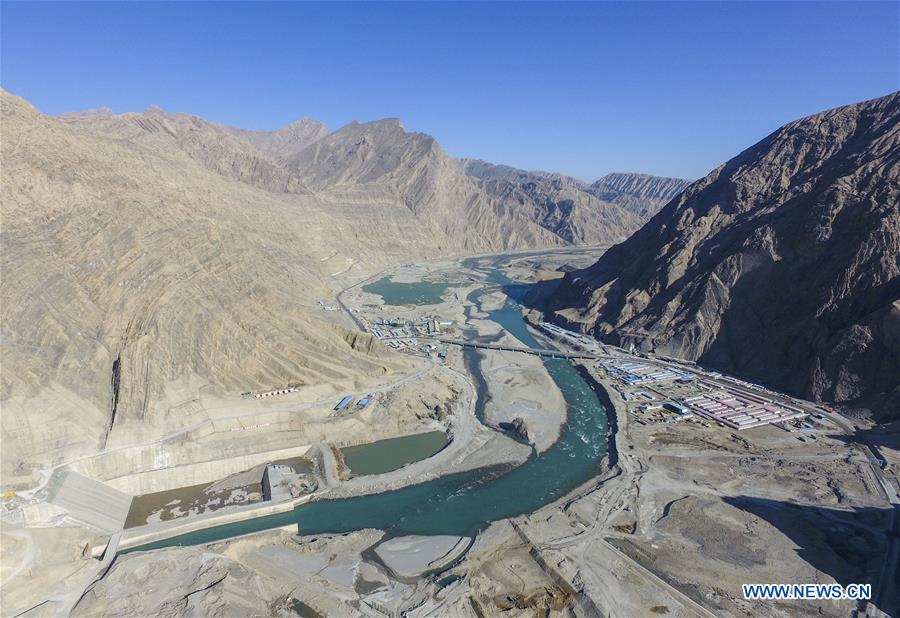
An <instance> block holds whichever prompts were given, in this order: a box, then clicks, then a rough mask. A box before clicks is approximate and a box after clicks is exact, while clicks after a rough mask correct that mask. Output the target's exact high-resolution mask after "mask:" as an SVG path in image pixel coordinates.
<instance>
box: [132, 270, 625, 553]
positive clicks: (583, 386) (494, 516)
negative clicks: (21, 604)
mask: <svg viewBox="0 0 900 618" xmlns="http://www.w3.org/2000/svg"><path fill="white" fill-rule="evenodd" d="M499 263H500V259H497V260H496V261H495V262H490V261H487V262H486V261H485V260H484V258H480V259H479V261H477V262H476V261H474V260H472V261H467V262H465V263H464V265H466V266H468V267H470V268H476V267H477V268H478V270H479V272H481V273H482V274H483V275H484V276H485V280H486V282H487V284H488V285H489V286H502V287H503V289H504V290H505V291H506V292H507V294H509V295H510V296H511V299H510V300H509V302H507V304H506V306H504V307H503V308H501V309H499V310H497V311H492V312H490V319H492V320H494V321H496V322H497V323H499V324H500V325H502V326H503V327H504V328H505V329H506V330H508V331H509V332H510V333H511V334H513V335H514V336H515V337H517V338H518V339H519V340H520V341H521V342H522V343H524V344H526V345H529V346H534V345H537V341H536V340H535V339H534V337H533V336H532V335H531V333H530V332H529V331H528V329H527V328H526V326H525V323H524V320H523V318H522V314H521V311H520V310H519V307H518V305H517V304H516V301H515V300H514V299H515V298H522V296H521V294H522V292H523V291H524V290H525V288H524V287H523V286H519V285H516V284H514V282H512V281H510V280H509V279H507V278H506V277H505V276H504V275H503V274H502V272H500V271H499V269H498V268H497V265H498V264H499ZM394 285H405V286H412V287H416V286H421V285H422V284H420V283H417V284H394ZM416 295H417V293H416V292H414V291H407V292H404V293H403V298H404V299H406V298H411V297H415V296H416ZM385 301H386V302H388V303H394V302H397V303H399V302H400V300H399V299H398V298H396V297H394V296H391V295H388V296H387V297H386V298H385ZM543 362H544V366H545V367H546V369H547V371H548V373H549V374H550V376H551V377H552V379H553V380H554V382H556V384H557V385H558V386H559V388H560V390H561V391H562V393H563V396H564V398H565V401H566V405H567V410H568V419H567V421H566V423H565V424H564V425H563V427H562V431H561V433H560V438H559V440H558V441H557V442H556V444H554V445H553V446H552V447H551V448H550V449H548V450H547V451H545V452H544V453H541V454H533V455H532V456H531V457H530V458H529V459H528V460H527V461H526V462H525V463H524V464H523V465H521V466H518V467H515V468H512V469H509V468H501V467H492V468H481V469H478V470H473V471H470V472H464V473H460V474H453V475H448V476H444V477H441V478H438V479H435V480H433V481H429V482H426V483H421V484H419V485H413V486H410V487H405V488H402V489H398V490H395V491H388V492H384V493H380V494H373V495H367V496H359V497H355V498H342V499H335V500H318V501H313V502H308V503H306V504H302V505H300V506H298V507H297V508H296V509H294V510H293V511H291V512H288V513H280V514H277V515H269V516H265V517H259V518H256V519H251V520H247V521H242V522H236V523H233V524H227V525H224V526H219V527H216V528H210V529H207V530H200V531H197V532H192V533H189V534H185V535H182V536H179V537H173V538H170V539H166V540H164V541H160V542H158V543H153V544H149V545H145V546H142V547H140V548H138V549H153V548H157V547H168V546H173V545H195V544H200V543H208V542H212V541H217V540H221V539H224V538H228V537H232V536H238V535H241V534H247V533H251V532H255V531H259V530H265V529H269V528H274V527H278V526H285V525H289V524H298V525H299V530H300V533H301V534H303V535H309V534H322V533H341V532H349V531H353V530H359V529H362V528H379V529H382V530H386V531H388V532H389V533H391V534H395V535H406V534H422V535H429V534H452V535H466V536H471V535H473V534H476V533H477V532H478V531H480V530H482V529H484V528H485V527H486V526H487V525H488V524H489V523H490V522H492V521H496V520H499V519H505V518H508V517H514V516H516V515H521V514H523V513H530V512H533V511H535V510H537V509H539V508H540V507H542V506H543V505H545V504H548V503H549V502H552V501H553V500H555V499H557V498H559V497H561V496H563V495H565V494H566V493H567V492H569V491H571V490H572V489H574V488H575V487H577V486H579V485H581V484H582V483H584V482H586V481H588V480H590V479H591V478H593V477H594V476H596V475H597V474H598V473H600V472H601V468H600V463H601V458H602V457H603V455H604V454H605V453H606V451H607V443H608V436H607V433H608V432H607V419H606V413H605V409H604V408H603V405H602V404H601V403H600V401H599V400H598V398H597V395H596V394H595V393H594V391H593V390H592V389H591V387H590V385H589V384H588V383H587V382H586V381H585V380H584V379H583V378H582V377H581V375H580V374H579V373H578V371H576V370H575V368H574V367H573V366H572V365H571V364H570V363H569V362H568V361H566V360H563V359H545V360H544V361H543Z"/></svg>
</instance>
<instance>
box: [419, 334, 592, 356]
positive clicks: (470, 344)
mask: <svg viewBox="0 0 900 618" xmlns="http://www.w3.org/2000/svg"><path fill="white" fill-rule="evenodd" d="M419 338H420V339H427V340H430V341H439V342H441V343H443V344H446V345H458V346H461V347H464V348H482V349H485V350H502V351H504V352H522V353H523V354H534V355H535V356H546V357H548V358H580V359H588V360H596V359H598V358H600V357H599V356H597V355H596V354H590V353H588V352H563V351H561V350H550V349H546V348H526V347H518V346H512V345H500V344H498V343H478V342H476V341H463V340H461V339H441V338H439V337H419Z"/></svg>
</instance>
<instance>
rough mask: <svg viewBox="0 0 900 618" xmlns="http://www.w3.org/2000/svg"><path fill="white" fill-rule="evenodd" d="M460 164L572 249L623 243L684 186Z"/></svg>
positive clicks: (642, 178) (643, 178)
mask: <svg viewBox="0 0 900 618" xmlns="http://www.w3.org/2000/svg"><path fill="white" fill-rule="evenodd" d="M462 164H463V166H464V169H465V172H466V174H468V175H469V176H471V177H472V178H475V179H476V180H477V182H478V184H479V186H480V187H481V188H482V190H483V191H484V192H485V193H486V194H488V195H490V196H491V197H492V198H493V199H495V200H497V201H500V202H504V203H512V204H514V205H516V208H519V209H522V210H527V211H528V212H530V213H531V214H530V215H529V217H530V218H531V219H533V220H535V221H537V222H539V223H540V224H541V225H542V226H543V227H546V228H548V229H551V230H553V231H554V232H555V233H556V234H558V235H559V236H561V237H562V238H563V239H565V240H566V241H567V242H570V243H576V244H579V243H588V244H597V243H598V242H610V241H613V242H615V241H617V240H622V239H625V238H627V237H628V236H629V235H630V234H631V233H632V232H634V231H635V230H637V229H638V228H639V227H640V226H641V224H642V223H643V222H644V221H646V220H647V219H649V218H650V216H651V215H652V214H654V213H655V212H656V211H657V210H659V208H660V207H661V205H662V204H663V203H665V202H666V201H668V200H669V199H671V198H672V197H674V196H675V195H677V194H678V192H680V191H681V190H682V189H683V188H684V187H685V186H687V184H688V182H687V181H686V180H679V179H675V178H659V177H656V176H648V175H646V174H610V175H609V176H604V178H602V179H601V180H598V181H597V182H596V183H594V184H593V185H587V184H586V183H584V182H582V181H580V180H577V179H575V178H572V177H570V176H565V175H562V174H552V173H549V172H528V171H525V170H520V169H515V168H512V167H508V166H505V165H494V164H491V163H487V162H485V161H479V160H475V159H464V160H462ZM607 179H609V181H608V182H606V183H605V184H604V182H605V181H606V180H607ZM616 236H618V238H617V237H616Z"/></svg>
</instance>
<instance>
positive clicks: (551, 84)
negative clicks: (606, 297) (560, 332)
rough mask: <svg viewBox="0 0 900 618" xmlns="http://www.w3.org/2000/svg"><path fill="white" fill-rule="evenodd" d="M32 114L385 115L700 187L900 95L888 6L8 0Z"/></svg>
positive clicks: (10, 55) (536, 161)
mask: <svg viewBox="0 0 900 618" xmlns="http://www.w3.org/2000/svg"><path fill="white" fill-rule="evenodd" d="M0 10H2V50H0V51H2V66H0V68H2V77H0V82H2V85H3V87H4V88H6V89H7V90H9V91H11V92H13V93H14V94H17V95H19V96H22V97H25V98H26V99H28V100H29V101H31V102H32V103H33V104H34V105H35V106H37V107H38V109H40V110H41V111H43V112H45V113H48V114H58V113H61V112H65V111H74V110H82V109H87V108H91V107H110V108H112V109H113V110H114V111H116V112H124V111H140V110H143V109H145V108H146V107H147V106H148V105H159V106H160V107H162V108H164V109H167V110H170V111H184V112H190V113H194V114H197V115H199V116H202V117H204V118H207V119H209V120H214V121H218V122H224V123H228V124H233V125H237V126H241V127H247V128H265V129H271V128H276V127H278V126H281V125H284V124H286V123H288V122H290V121H292V120H295V119H297V118H300V117H302V116H312V117H314V118H317V119H319V120H322V121H323V122H325V123H326V124H327V125H328V127H329V128H331V129H336V128H338V127H340V126H341V125H343V124H346V123H347V122H349V121H351V120H354V119H357V120H372V119H377V118H382V117H387V116H396V117H399V118H401V119H402V120H403V121H404V124H405V125H406V127H407V128H408V129H410V130H416V131H423V132H426V133H430V134H432V135H434V136H435V137H436V138H437V139H438V141H439V142H440V143H441V144H442V145H443V146H444V147H445V149H446V150H447V151H448V152H449V153H450V154H451V155H454V156H458V157H477V158H483V159H487V160H489V161H493V162H498V163H506V164H509V165H514V166H517V167H523V168H527V169H545V170H551V171H559V172H565V173H568V174H572V175H574V176H577V177H579V178H583V179H585V180H593V179H595V178H597V177H599V176H601V175H602V174H604V173H607V172H609V171H615V170H621V171H645V172H650V173H655V174H662V175H673V176H683V177H687V178H697V177H700V176H703V175H704V174H706V173H707V172H708V171H709V170H710V169H712V168H713V167H715V166H716V165H718V164H719V163H721V162H723V161H725V160H726V159H728V158H730V157H731V156H733V155H735V154H737V153H738V152H739V151H741V150H742V149H744V148H746V147H747V146H749V145H751V144H753V143H754V142H756V141H757V140H759V139H760V138H762V137H763V136H765V135H767V134H768V133H770V132H771V131H773V130H774V129H776V128H777V127H778V126H779V125H781V124H783V123H785V122H787V121H789V120H792V119H794V118H797V117H800V116H804V115H807V114H811V113H814V112H817V111H821V110H823V109H827V108H829V107H835V106H838V105H842V104H845V103H851V102H855V101H859V100H863V99H867V98H872V97H876V96H880V95H884V94H887V93H888V92H891V91H893V90H897V89H898V88H900V66H898V63H900V3H898V2H884V3H869V2H845V3H825V4H820V3H813V2H801V3H786V2H758V3H749V4H737V3H722V4H719V3H713V2H702V3H696V4H694V3H663V4H657V3H630V4H616V3H597V4H575V3H564V4H563V3H561V4H538V3H525V4H513V3H503V4H471V3H467V4H438V3H426V4H413V3H404V4H378V3H369V4H345V3H341V4H335V3H332V4H289V3H275V4H262V3H253V4H236V3H225V4H214V3H204V4H190V3H175V4H166V3H151V2H146V3H98V4H90V3H85V2H76V3H68V4H48V3H39V2H35V3H12V2H3V3H2V9H0Z"/></svg>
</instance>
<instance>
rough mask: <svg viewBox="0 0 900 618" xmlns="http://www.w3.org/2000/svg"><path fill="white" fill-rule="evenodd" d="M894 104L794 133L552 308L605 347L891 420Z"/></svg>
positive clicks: (896, 281)
mask: <svg viewBox="0 0 900 618" xmlns="http://www.w3.org/2000/svg"><path fill="white" fill-rule="evenodd" d="M898 205H900V94H898V93H894V94H891V95H889V96H885V97H882V98H879V99H874V100H871V101H866V102H863V103H859V104H855V105H848V106H846V107H841V108H838V109H833V110H829V111H826V112H823V113H820V114H816V115H814V116H810V117H807V118H803V119H800V120H797V121H795V122H792V123H789V124H787V125H785V126H784V127H782V128H780V129H779V130H777V131H775V132H774V133H773V134H771V135H770V136H768V137H767V138H765V139H764V140H762V141H761V142H759V143H758V144H756V145H755V146H752V147H751V148H749V149H747V150H745V151H744V152H742V153H741V154H739V155H738V156H736V157H735V158H733V159H731V160H730V161H728V162H727V163H725V164H724V165H722V166H720V167H719V168H717V169H716V170H714V171H713V172H712V173H711V174H709V175H708V176H707V177H706V178H703V179H702V180H699V181H697V182H695V183H693V184H691V185H690V186H689V187H688V188H687V189H685V190H684V192H683V193H681V194H680V195H679V196H678V197H677V198H675V199H673V200H672V201H671V202H669V203H668V205H666V206H665V207H664V208H663V209H662V210H661V211H660V212H659V213H658V214H657V215H656V216H655V217H653V219H651V220H650V221H649V222H648V223H647V224H646V225H645V226H644V227H643V228H641V229H640V230H639V231H638V232H636V233H635V234H634V235H633V236H631V237H630V238H629V239H628V240H627V241H625V242H624V243H621V244H619V245H617V246H615V247H613V248H612V249H610V250H609V251H607V252H606V254H604V255H603V257H602V258H601V259H600V260H599V261H598V262H597V263H596V264H594V265H593V266H591V267H590V268H587V269H585V270H581V271H575V272H572V273H569V274H567V275H566V277H565V279H564V280H563V281H562V283H561V285H560V287H559V288H558V289H557V291H556V294H555V296H553V297H552V298H551V299H550V301H549V307H550V309H551V311H552V312H554V313H555V315H556V316H557V317H558V318H560V319H562V320H564V321H567V322H569V323H571V324H575V325H577V326H578V327H580V328H581V329H583V330H586V331H590V332H592V333H595V334H596V335H599V336H600V337H602V338H603V339H605V340H607V341H610V342H613V343H616V344H619V345H624V346H628V345H631V344H634V345H635V346H637V347H638V348H639V349H642V350H648V351H649V350H653V351H655V352H657V353H660V354H667V355H673V356H677V357H681V358H686V359H691V360H698V361H700V362H702V363H703V364H705V365H708V366H711V367H717V368H721V369H722V370H725V371H728V372H731V373H733V374H736V375H739V376H743V377H745V378H749V379H753V380H757V381H763V382H765V383H767V384H770V385H773V386H775V387H777V388H780V389H784V390H785V391H787V392H789V393H793V394H796V395H801V396H803V397H806V398H811V399H814V400H818V401H829V402H838V403H842V404H848V405H851V406H856V405H859V406H864V407H869V408H871V409H874V410H876V411H879V412H881V413H882V414H884V415H888V416H892V417H897V416H898V415H900V391H898V389H900V386H898V383H900V206H898Z"/></svg>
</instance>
